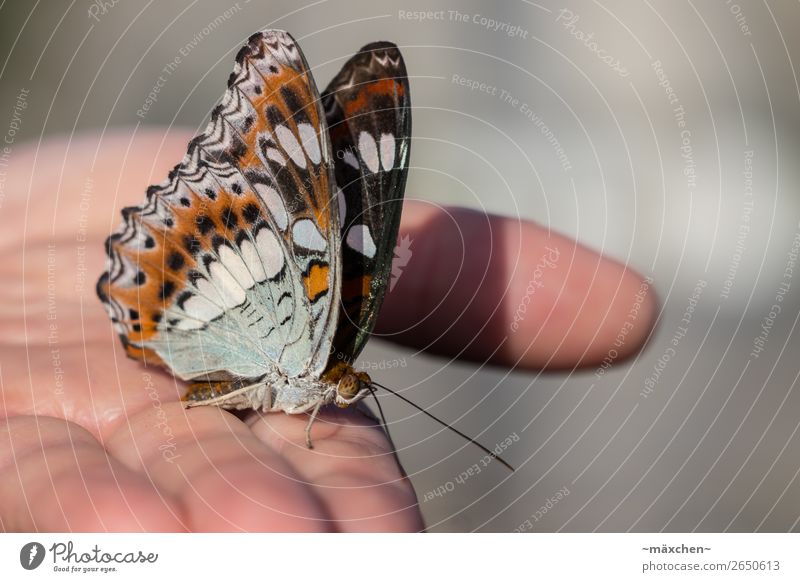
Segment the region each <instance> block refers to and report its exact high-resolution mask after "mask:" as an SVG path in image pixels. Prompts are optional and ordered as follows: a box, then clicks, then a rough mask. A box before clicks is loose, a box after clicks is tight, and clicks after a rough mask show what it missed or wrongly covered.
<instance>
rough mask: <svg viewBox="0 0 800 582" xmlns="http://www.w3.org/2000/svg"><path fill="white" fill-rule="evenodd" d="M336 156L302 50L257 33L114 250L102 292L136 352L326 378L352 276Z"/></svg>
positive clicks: (188, 370)
mask: <svg viewBox="0 0 800 582" xmlns="http://www.w3.org/2000/svg"><path fill="white" fill-rule="evenodd" d="M330 152H331V149H330V143H329V138H328V130H327V126H326V121H325V115H324V112H323V110H322V108H321V104H320V99H319V94H318V92H317V88H316V86H315V84H314V80H313V79H312V77H311V74H310V72H309V68H308V65H307V63H306V61H305V58H304V57H303V55H302V53H301V51H300V48H299V46H298V45H297V44H296V42H295V41H294V39H292V37H291V36H290V35H288V34H287V33H285V32H283V31H275V30H267V31H263V32H259V33H257V34H255V35H253V36H252V37H250V39H249V40H248V43H247V44H246V45H245V46H244V47H243V48H242V49H241V51H240V52H239V53H238V55H237V57H236V66H235V69H234V72H233V73H232V74H231V76H230V78H229V79H228V90H227V91H226V92H225V95H224V96H223V99H222V101H221V102H220V104H219V105H217V106H216V107H215V108H214V110H213V111H212V115H211V120H210V122H209V124H208V126H207V127H206V129H205V131H204V132H203V133H201V134H200V135H198V136H197V137H195V138H194V139H193V140H192V141H191V142H190V144H189V148H188V152H187V154H186V156H185V157H184V159H183V161H182V162H181V163H180V164H178V165H177V166H176V167H175V168H174V169H173V170H172V172H170V174H169V177H168V179H167V180H166V181H165V182H163V183H162V184H159V185H157V186H151V187H150V188H149V189H148V191H147V198H146V200H145V202H144V203H143V204H142V205H141V206H136V207H130V208H126V209H124V210H123V212H122V214H123V219H124V222H123V224H122V225H121V227H120V228H119V229H118V230H117V231H116V232H115V233H114V234H112V235H111V236H110V237H109V239H108V240H107V242H106V250H107V254H108V259H107V271H106V272H105V273H104V274H103V275H102V277H101V278H100V280H99V281H98V285H97V291H98V295H99V296H100V299H101V300H102V301H103V303H104V304H105V306H106V309H107V311H108V313H109V315H110V316H111V319H112V321H113V322H114V325H115V327H116V329H117V332H118V333H119V335H120V338H121V339H122V342H123V345H124V346H125V348H126V351H127V352H128V354H129V355H130V356H132V357H135V358H139V359H143V360H146V361H152V362H153V363H156V364H161V365H164V366H166V367H167V368H169V369H170V370H171V371H172V372H173V373H174V374H175V375H177V376H179V377H180V378H183V379H187V380H188V379H203V380H232V379H240V378H257V377H261V376H263V375H264V374H266V373H269V372H270V371H273V370H274V369H276V368H277V369H278V370H279V371H281V372H282V373H283V374H285V375H286V376H289V377H294V376H299V375H304V374H308V375H316V376H319V375H320V374H321V373H322V371H323V370H324V368H325V365H326V362H327V359H328V354H329V352H330V343H331V339H332V334H333V329H334V326H335V323H336V321H337V318H338V303H337V302H336V301H335V298H337V297H338V296H339V284H340V278H341V269H340V259H339V257H340V229H339V215H338V206H337V199H336V197H335V196H332V184H333V174H332V163H331V153H330Z"/></svg>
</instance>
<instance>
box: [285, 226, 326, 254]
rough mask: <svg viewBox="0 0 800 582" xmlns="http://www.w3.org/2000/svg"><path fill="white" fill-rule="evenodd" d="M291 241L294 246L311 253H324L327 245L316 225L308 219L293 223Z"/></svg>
mask: <svg viewBox="0 0 800 582" xmlns="http://www.w3.org/2000/svg"><path fill="white" fill-rule="evenodd" d="M292 239H293V240H294V243H295V244H296V245H299V246H301V247H304V248H307V249H311V250H313V251H324V250H325V247H327V246H328V243H327V242H325V239H324V238H323V237H322V235H321V234H320V232H319V229H318V228H317V225H316V224H314V223H313V222H312V221H311V220H309V219H308V218H303V219H302V220H298V221H297V222H295V223H294V226H293V227H292Z"/></svg>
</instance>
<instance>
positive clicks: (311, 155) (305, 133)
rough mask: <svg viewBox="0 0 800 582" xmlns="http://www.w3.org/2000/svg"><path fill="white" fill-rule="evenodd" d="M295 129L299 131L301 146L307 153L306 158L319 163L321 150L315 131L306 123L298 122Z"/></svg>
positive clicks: (313, 162)
mask: <svg viewBox="0 0 800 582" xmlns="http://www.w3.org/2000/svg"><path fill="white" fill-rule="evenodd" d="M297 131H298V132H300V139H301V140H302V142H303V147H304V148H305V150H306V153H307V154H308V159H309V160H311V163H312V164H314V165H316V164H319V162H320V160H321V159H322V152H320V149H319V140H318V139H317V132H316V131H314V128H313V127H312V126H311V125H310V124H308V123H300V124H299V125H298V126H297Z"/></svg>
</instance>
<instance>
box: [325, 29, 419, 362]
mask: <svg viewBox="0 0 800 582" xmlns="http://www.w3.org/2000/svg"><path fill="white" fill-rule="evenodd" d="M322 100H323V103H324V106H325V113H326V116H327V120H328V127H329V131H330V135H331V143H332V147H333V155H334V165H335V173H336V182H337V184H338V187H339V188H340V193H339V194H338V197H339V214H340V222H341V227H342V291H341V307H340V314H339V324H338V326H337V330H336V335H335V337H334V342H333V351H332V353H331V358H330V360H329V367H332V366H334V365H336V363H337V362H339V361H345V362H348V363H349V362H352V360H353V359H354V358H355V357H356V356H358V354H359V353H360V352H361V349H362V348H363V346H364V344H365V343H366V341H367V339H368V337H369V334H370V332H371V331H372V329H373V327H374V325H375V321H376V318H377V314H378V310H379V308H380V305H381V303H382V301H383V297H384V294H385V291H386V286H387V283H388V279H389V276H390V274H391V267H392V258H393V254H394V247H395V243H396V239H397V231H398V227H399V223H400V213H401V210H402V204H403V191H404V188H405V182H406V175H407V173H408V156H409V147H410V136H411V102H410V95H409V86H408V77H407V74H406V68H405V63H404V62H403V57H402V55H401V54H400V51H399V50H398V48H397V47H396V46H395V45H394V44H392V43H389V42H377V43H372V44H369V45H367V46H365V47H363V48H362V49H361V50H360V51H359V52H358V53H357V54H356V55H355V56H353V57H352V58H351V59H350V60H349V61H348V62H347V63H346V64H345V65H344V67H343V68H342V70H341V72H340V73H339V74H338V75H337V76H336V77H335V78H334V79H333V81H331V83H330V85H328V87H327V89H326V90H325V91H324V93H323V95H322Z"/></svg>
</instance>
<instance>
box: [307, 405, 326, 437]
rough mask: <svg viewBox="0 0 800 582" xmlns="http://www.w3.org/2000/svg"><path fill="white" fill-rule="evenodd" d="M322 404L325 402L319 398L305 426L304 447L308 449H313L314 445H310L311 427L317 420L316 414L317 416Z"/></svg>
mask: <svg viewBox="0 0 800 582" xmlns="http://www.w3.org/2000/svg"><path fill="white" fill-rule="evenodd" d="M323 402H325V399H324V398H320V399H319V401H318V402H317V404H316V406H314V410H313V411H312V412H311V418H309V419H308V424H307V425H306V446H307V447H308V448H309V449H313V448H314V445H313V444H312V443H311V425H312V424H314V421H315V420H316V419H317V414H319V409H320V408H321V407H322V403H323Z"/></svg>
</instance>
